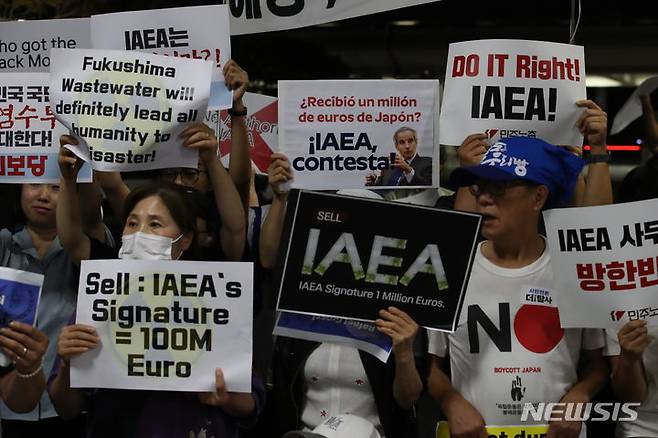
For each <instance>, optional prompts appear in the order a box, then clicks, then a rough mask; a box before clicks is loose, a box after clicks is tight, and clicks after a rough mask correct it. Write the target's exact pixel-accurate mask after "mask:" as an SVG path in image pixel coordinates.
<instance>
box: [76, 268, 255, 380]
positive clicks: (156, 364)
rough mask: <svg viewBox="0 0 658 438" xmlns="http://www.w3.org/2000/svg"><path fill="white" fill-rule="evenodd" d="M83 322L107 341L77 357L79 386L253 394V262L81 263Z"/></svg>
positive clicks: (79, 315)
mask: <svg viewBox="0 0 658 438" xmlns="http://www.w3.org/2000/svg"><path fill="white" fill-rule="evenodd" d="M80 269H81V272H80V286H79V289H78V305H77V313H76V315H77V316H76V322H77V323H79V324H89V325H92V326H94V327H95V328H96V332H97V333H98V336H99V337H100V338H101V344H100V346H99V347H98V348H96V349H94V350H92V351H89V352H87V353H85V354H82V355H80V356H78V357H76V358H74V359H73V360H72V361H71V386H72V387H74V388H121V389H148V390H161V391H215V369H216V368H221V369H222V371H223V372H224V378H225V380H226V387H227V389H228V390H229V391H235V392H251V354H252V349H251V343H252V308H253V289H252V288H253V266H252V264H251V263H222V262H197V261H161V260H159V261H152V260H151V261H137V260H112V261H111V262H109V261H108V260H92V261H84V262H82V266H81V268H80Z"/></svg>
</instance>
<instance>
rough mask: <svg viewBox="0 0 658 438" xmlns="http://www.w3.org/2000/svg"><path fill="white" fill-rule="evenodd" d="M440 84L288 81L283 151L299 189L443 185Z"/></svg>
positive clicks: (283, 86) (283, 85)
mask: <svg viewBox="0 0 658 438" xmlns="http://www.w3.org/2000/svg"><path fill="white" fill-rule="evenodd" d="M438 85H439V82H438V81H434V80H354V81H280V82H279V118H280V121H281V127H280V129H279V149H280V151H281V152H283V153H285V154H286V155H287V156H288V158H289V159H290V162H291V164H292V169H293V178H294V180H293V187H297V188H306V189H318V190H319V189H354V188H362V187H365V186H378V187H396V188H398V187H402V188H413V187H424V188H427V187H429V186H436V185H437V184H438V169H439V165H438V159H435V157H438V151H436V152H435V148H434V130H435V119H436V117H435V116H436V113H437V112H438Z"/></svg>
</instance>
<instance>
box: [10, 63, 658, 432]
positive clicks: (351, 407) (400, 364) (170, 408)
mask: <svg viewBox="0 0 658 438" xmlns="http://www.w3.org/2000/svg"><path fill="white" fill-rule="evenodd" d="M224 74H225V77H226V83H227V85H228V86H229V88H230V89H232V90H233V96H234V101H233V108H232V110H231V112H230V114H231V139H232V140H231V154H230V164H229V166H228V168H225V167H224V166H223V165H222V164H221V162H220V161H219V158H218V153H217V149H218V139H217V138H216V136H215V133H214V131H213V130H212V129H211V128H209V127H207V126H205V125H203V124H200V123H197V124H192V125H190V126H189V127H187V129H185V130H184V131H183V133H182V134H181V136H180V147H183V148H191V149H194V150H196V151H198V155H199V163H198V167H197V168H196V169H183V168H181V169H165V170H162V171H159V172H158V176H157V178H155V179H154V181H153V182H151V183H148V184H145V185H142V186H139V187H133V188H129V187H128V185H127V184H126V183H125V182H124V180H123V178H122V175H121V174H119V173H113V172H94V182H93V183H92V184H78V183H76V177H77V173H78V171H79V169H80V167H81V164H82V161H81V160H80V159H79V158H78V157H76V156H75V155H74V154H73V153H72V152H71V151H70V150H69V149H67V148H65V147H64V146H65V145H67V144H75V143H76V139H75V138H73V137H71V136H62V138H61V139H60V143H61V146H62V147H61V148H60V153H59V161H58V162H59V167H60V171H61V181H60V183H59V184H24V185H23V186H22V187H21V188H20V194H19V195H20V196H18V197H17V198H16V200H15V201H16V205H12V206H8V207H7V208H5V209H3V214H4V215H5V217H4V218H3V221H2V223H3V225H4V226H5V227H6V228H5V229H3V230H2V231H1V232H0V260H1V262H2V263H1V266H4V267H10V268H14V269H19V270H24V271H30V272H37V273H40V274H43V275H44V284H43V289H42V294H41V300H40V302H39V308H38V318H37V320H38V323H37V325H36V326H30V325H27V324H23V323H20V322H17V321H12V322H10V323H9V324H8V325H7V326H6V327H3V328H0V347H2V351H3V352H4V354H5V356H6V357H7V358H9V362H8V363H7V364H6V365H5V366H4V367H2V368H0V374H1V376H0V395H1V398H2V401H3V403H2V406H1V415H2V436H4V437H8V438H9V437H27V436H45V435H46V434H54V435H56V436H67V437H74V436H92V437H104V436H107V437H121V436H136V437H165V436H171V437H174V436H175V437H183V436H184V437H215V438H220V437H237V436H256V435H258V436H267V437H280V436H283V435H285V434H288V436H290V437H292V436H306V435H303V434H304V433H305V432H311V431H313V430H315V431H316V432H318V433H320V432H319V431H320V429H319V428H321V427H322V426H323V423H324V422H325V421H326V420H327V419H328V418H329V417H331V416H334V415H342V414H349V415H351V416H357V417H360V418H361V419H363V420H365V421H367V422H368V424H370V425H372V433H371V434H370V435H363V436H379V437H388V438H397V437H415V436H418V431H417V427H416V426H417V418H416V416H417V411H416V409H415V404H416V403H417V401H418V400H419V398H420V397H421V396H422V395H423V394H429V396H431V397H432V398H434V399H435V400H436V401H437V402H438V403H439V405H440V407H441V411H442V413H441V414H442V415H443V417H444V418H445V420H446V421H447V423H448V425H449V428H450V432H451V436H452V437H454V438H470V437H472V438H486V437H488V436H489V435H488V434H487V431H486V428H485V427H486V426H487V425H499V426H505V425H510V426H511V425H518V424H520V423H519V422H520V409H521V408H520V407H519V406H520V405H521V404H522V403H521V401H523V402H546V403H551V402H565V403H566V402H573V403H587V402H590V401H592V400H593V399H594V398H595V397H596V395H597V393H598V392H599V391H600V390H601V389H602V388H603V387H604V386H606V385H607V384H608V381H610V385H611V388H612V389H613V391H614V393H615V394H616V396H617V397H618V398H619V400H622V401H629V402H637V403H640V404H641V405H640V407H639V409H638V414H639V415H638V418H637V420H636V421H634V422H625V423H622V422H620V423H619V427H618V429H617V436H621V437H658V388H657V386H656V385H657V383H656V382H657V381H658V347H657V346H656V343H655V342H652V339H653V337H655V336H656V334H658V332H656V330H655V329H654V328H648V327H647V326H646V323H645V322H644V321H634V322H630V323H628V324H626V325H624V326H623V327H622V328H621V329H620V330H619V331H618V332H615V331H611V330H606V331H604V330H594V329H562V328H561V327H560V325H559V319H555V318H553V319H551V318H548V319H545V318H544V319H542V318H537V317H536V315H533V314H532V313H530V314H529V313H528V312H527V308H526V307H524V302H523V300H522V299H521V298H520V294H519V291H521V290H522V289H523V288H524V287H528V286H532V287H536V288H542V289H545V290H551V289H552V288H554V285H555V275H556V273H554V272H552V270H551V265H550V255H549V252H548V249H547V243H546V238H545V236H544V235H542V227H543V224H542V219H541V217H542V216H541V212H542V211H543V210H544V209H547V208H555V207H564V208H566V207H573V206H595V205H604V204H610V203H612V202H613V191H612V185H611V179H610V173H609V164H608V161H609V160H608V158H609V156H608V153H607V150H606V134H607V115H606V113H605V112H604V111H603V110H602V109H601V108H600V107H599V106H598V105H597V104H596V103H594V102H592V101H590V100H584V101H579V102H577V105H578V107H579V108H580V109H581V115H580V117H579V119H578V121H577V123H576V126H577V127H578V129H579V130H580V131H581V133H582V134H583V135H584V137H585V141H586V142H587V144H589V145H590V146H591V151H590V153H589V158H588V159H587V160H583V159H582V157H581V156H580V155H581V152H580V148H579V146H580V145H565V146H556V145H552V144H549V143H547V142H545V141H543V140H540V139H535V138H528V137H514V138H509V139H501V140H500V141H499V142H498V143H496V144H494V145H490V143H489V142H488V138H487V136H486V135H485V134H481V133H474V134H472V135H470V136H468V137H467V138H466V139H464V141H463V143H462V145H461V146H460V147H459V149H458V157H459V160H460V167H459V168H457V169H456V170H454V171H453V172H452V174H451V178H450V180H451V183H452V184H453V185H454V187H455V188H456V191H455V192H454V193H453V194H451V195H447V196H442V197H441V198H440V199H439V201H437V205H438V206H440V207H441V208H452V209H454V210H460V211H468V212H474V213H478V214H480V215H482V217H483V221H482V227H481V236H482V240H481V242H480V243H479V244H478V246H477V252H476V255H475V260H474V264H473V269H472V273H471V276H470V280H469V283H468V289H467V291H466V294H465V301H464V305H463V311H462V313H461V318H460V325H459V327H458V329H457V331H455V332H454V333H450V334H447V333H442V332H437V331H430V330H428V331H425V329H422V328H419V326H418V324H417V323H416V322H415V321H414V320H413V318H412V316H410V315H409V314H407V313H406V312H404V311H403V310H401V309H399V308H396V307H393V306H391V307H388V308H384V309H381V311H380V312H379V314H378V315H374V316H373V319H376V321H375V326H376V328H377V330H378V331H379V332H381V333H383V334H385V335H387V336H389V337H390V339H391V341H392V346H393V347H392V354H391V356H390V358H389V360H388V361H387V362H386V363H384V362H381V361H380V360H378V359H377V358H375V357H374V356H372V355H371V354H369V353H367V352H364V351H360V350H357V349H355V348H352V347H347V346H344V345H340V344H333V343H330V342H322V343H320V342H311V341H305V340H300V339H293V338H287V337H281V336H279V337H276V338H274V337H273V336H272V328H273V321H274V314H275V310H274V304H273V303H274V302H276V296H275V294H276V291H277V290H278V288H277V287H276V285H274V284H273V281H274V280H273V278H274V277H273V275H272V272H273V271H275V270H276V269H277V266H278V265H279V264H280V263H281V262H282V261H281V260H280V258H279V248H280V246H281V244H282V231H283V227H284V219H285V215H286V204H287V200H288V196H289V191H288V190H287V189H286V183H287V182H289V181H290V180H291V179H293V178H294V175H293V173H292V170H291V166H290V162H289V161H288V158H287V157H286V156H285V155H284V154H282V153H274V154H273V155H272V157H271V164H270V166H269V169H268V172H267V183H264V176H262V175H256V174H255V173H254V171H253V170H252V166H251V159H250V148H249V144H248V135H247V128H246V125H245V121H244V118H245V116H244V114H245V111H244V110H245V107H244V104H243V96H244V93H245V90H246V88H247V85H248V82H249V78H248V75H247V73H246V72H245V71H244V70H243V69H242V68H240V66H239V65H238V64H237V63H235V62H234V61H231V62H229V63H227V65H226V66H225V68H224ZM643 105H644V109H645V117H646V120H647V127H648V130H647V132H648V136H647V145H649V146H650V147H651V148H652V150H653V151H656V150H658V124H657V122H656V119H655V116H654V114H653V110H652V108H651V104H650V101H649V99H648V98H647V97H645V98H644V99H643ZM393 139H394V142H395V146H396V149H397V151H398V155H397V156H396V160H395V161H394V165H393V168H394V169H393V170H391V171H390V172H388V173H383V174H381V175H369V176H368V177H367V185H372V186H377V185H394V186H404V185H417V184H420V185H424V184H429V182H428V181H429V180H430V179H431V174H432V169H431V160H429V159H428V158H425V157H419V156H418V155H417V153H416V141H417V139H416V133H415V131H414V130H413V129H411V128H401V129H399V130H398V131H396V132H395V134H394V136H393ZM501 145H502V146H504V147H505V148H506V154H507V155H508V156H511V157H514V158H515V159H517V160H518V163H525V164H524V165H523V166H522V167H523V168H522V169H521V168H520V167H519V166H521V164H519V165H515V166H506V167H496V166H492V165H491V162H492V161H493V160H492V157H494V156H495V155H494V154H496V153H498V152H500V147H501ZM436 171H437V172H438V169H436ZM428 178H429V179H428ZM419 181H420V182H419ZM657 184H658V169H657V168H656V155H655V152H654V156H653V157H652V158H651V159H650V160H649V161H648V162H647V163H646V164H644V165H643V166H642V167H641V168H638V169H636V170H634V171H633V172H632V173H631V174H630V175H629V176H628V178H627V179H626V180H625V181H624V184H623V187H622V188H623V193H624V196H622V198H623V199H622V200H624V201H634V200H639V199H649V198H652V197H653V198H655V197H658V193H657V191H656V187H657ZM373 189H374V187H373ZM427 190H435V191H436V189H427ZM377 191H378V192H380V190H377ZM371 194H373V195H374V196H378V195H377V194H375V192H371ZM104 198H105V199H106V202H105V205H109V206H110V209H111V210H112V211H113V212H114V215H115V218H118V220H119V221H120V223H121V232H120V235H116V236H115V235H113V233H112V232H111V231H110V228H109V227H108V226H107V225H106V224H105V223H104V220H106V219H107V217H108V214H107V213H106V214H104V215H103V214H101V204H102V203H103V199H104ZM7 199H11V198H9V197H8V198H7ZM117 258H119V259H124V260H126V259H130V260H149V259H150V260H200V261H252V262H253V263H254V270H255V277H254V278H255V285H254V321H244V324H253V325H254V352H253V354H254V361H253V367H252V368H253V370H252V391H251V393H233V392H228V391H227V390H226V383H225V380H224V374H223V372H222V369H221V368H217V369H216V370H215V376H214V379H215V382H216V390H215V391H214V392H208V393H186V392H170V391H143V390H109V389H102V388H99V389H89V388H87V389H81V388H72V387H71V382H70V361H71V359H72V358H74V357H76V356H78V355H81V354H85V353H87V352H90V351H92V350H94V349H97V348H100V347H101V346H100V338H99V336H98V333H96V331H95V329H94V328H93V327H91V326H89V325H84V324H78V323H76V322H75V321H76V319H75V305H76V296H77V285H78V276H79V266H80V262H81V261H83V260H94V259H117ZM520 369H523V370H531V371H528V372H521V371H519V370H520ZM501 370H503V371H501ZM505 370H507V371H505ZM510 390H511V391H512V400H513V401H514V403H506V404H505V406H502V404H501V401H502V400H509V399H510ZM528 424H531V423H528ZM254 431H255V432H254ZM354 433H356V432H354ZM307 436H314V435H307ZM315 436H321V435H315ZM343 436H348V435H343ZM349 436H354V437H355V438H359V437H360V435H359V436H357V435H349ZM545 436H547V437H549V438H553V437H555V438H558V437H560V438H562V437H564V438H569V437H574V438H575V437H585V436H586V428H585V427H584V426H583V423H582V422H581V421H572V420H569V419H568V418H564V417H562V418H559V419H556V420H554V421H551V422H550V424H549V425H548V430H547V435H545Z"/></svg>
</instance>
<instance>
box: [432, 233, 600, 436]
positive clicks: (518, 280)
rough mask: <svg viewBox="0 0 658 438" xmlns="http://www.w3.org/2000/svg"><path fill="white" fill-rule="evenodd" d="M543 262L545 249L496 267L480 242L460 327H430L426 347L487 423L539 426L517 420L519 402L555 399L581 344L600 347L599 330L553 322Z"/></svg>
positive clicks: (573, 376)
mask: <svg viewBox="0 0 658 438" xmlns="http://www.w3.org/2000/svg"><path fill="white" fill-rule="evenodd" d="M549 262H550V256H549V254H548V251H547V250H545V251H544V253H543V254H542V255H541V257H539V259H537V260H536V261H535V262H533V263H532V264H530V265H528V266H524V267H522V268H518V269H508V268H501V267H499V266H496V265H494V264H493V263H491V262H490V261H489V260H487V259H486V258H485V257H484V256H483V255H482V244H480V245H479V246H478V251H477V254H476V256H475V260H474V263H473V269H472V273H471V277H470V280H469V283H468V289H467V291H466V295H465V298H464V305H463V308H462V313H461V317H460V325H459V327H458V328H457V330H456V331H455V333H452V334H450V335H448V334H446V333H441V332H436V331H433V332H430V333H429V352H430V353H431V354H434V355H436V356H439V357H445V356H446V354H448V352H449V355H450V365H451V373H452V385H453V387H454V388H455V389H456V390H457V391H459V392H460V394H461V395H462V396H463V397H464V398H465V399H466V400H468V401H469V402H470V403H471V404H472V405H473V406H475V408H476V409H477V410H478V411H479V412H480V414H481V415H482V417H483V418H484V420H485V423H486V424H487V425H490V426H493V425H497V426H511V425H521V424H526V425H532V424H546V422H545V421H543V422H536V421H533V419H532V417H531V416H529V418H528V421H526V422H522V421H521V412H522V411H523V406H524V404H525V403H541V402H543V403H550V402H559V401H560V399H561V398H562V396H564V394H566V392H567V391H568V390H569V389H570V388H571V387H572V386H573V385H574V384H575V383H576V381H577V380H578V375H577V367H578V360H579V357H580V352H581V349H586V350H595V349H599V348H602V347H603V346H604V337H603V331H602V330H590V329H562V328H560V321H559V315H558V311H557V308H556V307H555V300H554V298H553V296H554V293H553V288H554V285H555V282H554V280H553V272H552V270H551V267H550V263H549ZM584 429H585V428H584V427H583V429H582V430H581V434H580V436H581V437H585V430H584Z"/></svg>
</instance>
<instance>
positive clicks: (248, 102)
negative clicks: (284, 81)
mask: <svg viewBox="0 0 658 438" xmlns="http://www.w3.org/2000/svg"><path fill="white" fill-rule="evenodd" d="M243 102H244V105H245V106H246V107H247V108H248V109H249V114H248V115H247V116H246V117H245V124H246V125H247V135H248V137H249V150H250V152H251V161H252V163H253V164H254V165H255V166H256V169H258V170H257V172H261V173H267V168H268V167H269V165H270V156H271V155H272V153H273V152H276V151H278V149H279V146H278V140H279V117H278V106H277V99H276V98H275V97H271V96H264V95H262V94H256V93H249V92H247V93H245V94H244V97H243ZM210 113H211V111H208V114H210ZM213 115H214V119H215V120H214V122H213V118H212V117H208V118H207V119H206V124H207V125H208V126H210V127H211V128H213V129H215V127H216V126H217V125H219V132H218V133H217V138H219V139H220V140H219V150H220V153H221V156H222V162H224V164H225V165H227V166H228V159H229V157H230V154H231V116H230V115H229V114H228V112H227V111H222V112H221V113H220V123H219V124H217V123H216V121H217V120H216V119H217V112H214V114H213Z"/></svg>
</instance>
